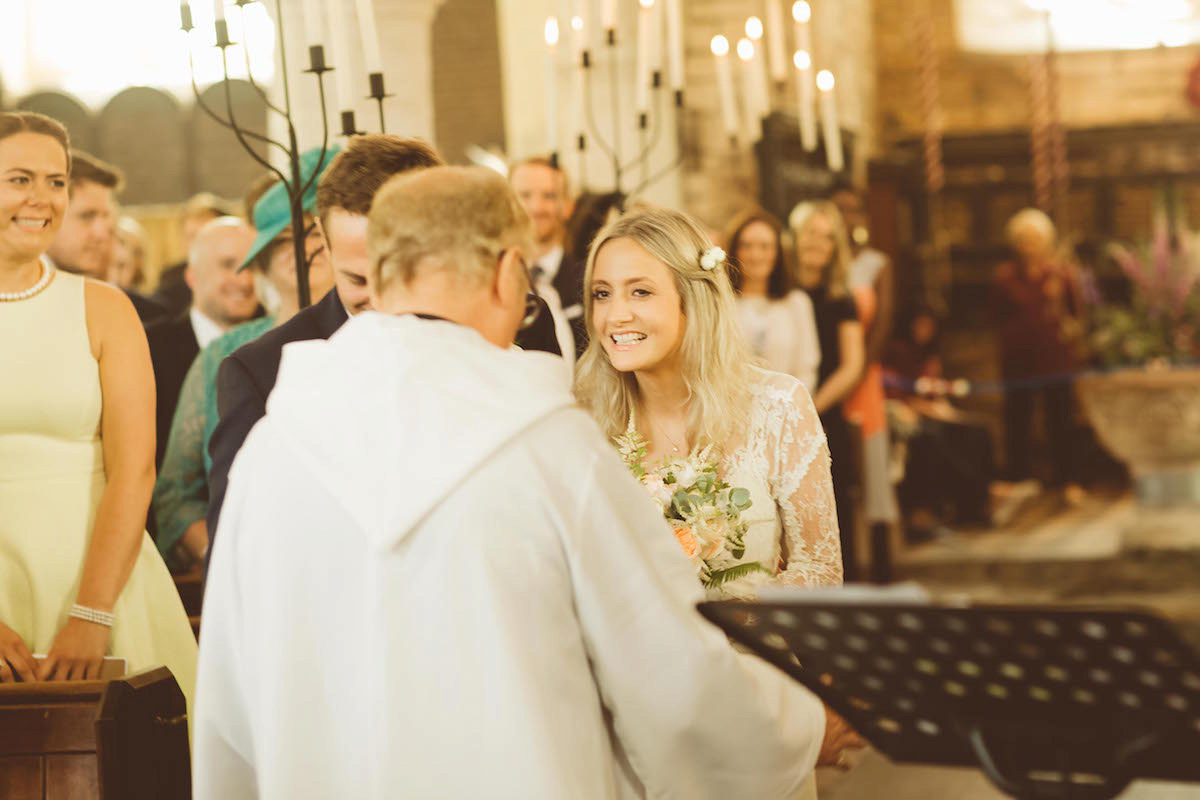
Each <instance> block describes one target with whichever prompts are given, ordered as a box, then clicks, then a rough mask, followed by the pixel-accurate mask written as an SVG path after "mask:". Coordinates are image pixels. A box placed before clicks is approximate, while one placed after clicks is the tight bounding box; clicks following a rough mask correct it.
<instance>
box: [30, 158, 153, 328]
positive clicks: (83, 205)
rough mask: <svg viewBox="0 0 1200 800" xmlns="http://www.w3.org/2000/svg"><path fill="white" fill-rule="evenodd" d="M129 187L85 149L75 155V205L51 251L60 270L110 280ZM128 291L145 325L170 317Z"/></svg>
mask: <svg viewBox="0 0 1200 800" xmlns="http://www.w3.org/2000/svg"><path fill="white" fill-rule="evenodd" d="M124 185H125V179H124V177H123V176H122V175H121V171H120V170H118V169H117V168H116V167H114V166H112V165H111V164H106V163H104V162H103V161H101V160H100V159H98V158H95V157H93V156H90V155H88V154H87V153H84V152H82V151H79V150H75V151H73V152H72V153H71V202H70V205H68V206H67V213H66V216H64V217H63V222H62V227H61V228H59V230H58V235H57V236H55V237H54V244H53V245H51V246H50V249H49V250H48V251H47V252H46V255H47V256H48V257H49V258H50V260H51V261H52V262H53V263H54V266H55V267H57V268H58V269H62V270H65V271H67V272H74V273H76V274H77V275H84V276H86V277H89V278H95V279H96V280H99V281H105V280H108V269H109V264H110V262H111V261H112V257H113V245H114V242H115V240H116V235H115V230H116V225H117V198H116V195H117V192H119V191H121V188H122V187H123V186H124ZM123 291H124V292H125V295H126V296H127V297H128V298H129V299H130V301H131V302H132V303H133V307H134V309H135V310H136V311H137V314H138V317H139V318H140V319H141V320H142V323H143V324H144V323H146V322H150V321H151V320H155V319H158V318H160V317H163V316H165V315H166V309H165V308H163V306H161V305H159V304H158V303H157V302H155V301H153V300H151V299H150V298H148V297H145V296H143V295H141V294H139V293H137V292H135V291H133V290H132V289H123Z"/></svg>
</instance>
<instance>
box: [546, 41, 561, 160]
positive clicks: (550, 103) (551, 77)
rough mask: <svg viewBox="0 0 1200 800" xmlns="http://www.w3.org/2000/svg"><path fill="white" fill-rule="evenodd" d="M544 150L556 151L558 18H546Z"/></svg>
mask: <svg viewBox="0 0 1200 800" xmlns="http://www.w3.org/2000/svg"><path fill="white" fill-rule="evenodd" d="M545 37H546V151H547V152H548V153H557V152H558V69H557V60H558V20H557V19H555V18H554V17H548V18H547V19H546V28H545Z"/></svg>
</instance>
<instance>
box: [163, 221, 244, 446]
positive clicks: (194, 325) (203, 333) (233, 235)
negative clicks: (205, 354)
mask: <svg viewBox="0 0 1200 800" xmlns="http://www.w3.org/2000/svg"><path fill="white" fill-rule="evenodd" d="M253 241H254V229H253V228H251V227H250V226H249V225H247V224H246V223H245V222H243V221H242V220H241V218H240V217H218V218H217V219H214V220H212V221H211V222H209V223H208V224H207V225H205V226H204V227H203V228H201V229H200V232H199V234H198V235H197V236H196V237H195V239H194V240H193V241H192V248H191V251H190V253H189V254H188V262H187V270H186V272H185V274H184V277H185V279H186V280H187V282H188V286H190V287H191V289H192V292H191V294H192V307H191V308H190V309H189V310H188V312H187V313H186V314H181V315H179V316H178V317H175V318H173V319H165V320H160V321H158V322H152V323H151V324H149V325H147V326H146V339H147V340H148V341H149V342H150V360H151V361H152V362H153V364H154V383H155V385H156V387H157V393H158V415H157V420H158V451H157V453H156V457H155V464H156V466H158V467H161V466H162V459H163V454H164V453H165V452H166V449H167V437H168V435H169V434H170V432H171V420H172V419H173V418H174V417H175V406H176V404H177V403H178V402H179V390H180V388H181V387H182V386H183V379H184V376H185V375H187V371H188V368H189V367H191V365H192V361H193V360H194V359H195V358H196V356H197V355H198V354H199V353H200V350H201V349H203V348H205V347H207V346H208V345H209V343H211V342H212V341H213V340H214V339H216V338H218V337H219V336H221V334H223V333H225V332H227V331H229V330H230V329H232V328H233V327H234V326H236V325H240V324H241V323H243V322H246V321H248V320H249V319H251V318H252V317H253V316H254V314H255V312H256V311H257V308H258V295H257V294H256V293H255V288H254V274H253V273H252V272H251V271H250V270H241V271H239V268H240V267H241V266H242V264H243V263H244V262H245V260H246V253H247V252H249V250H250V245H251V244H252V243H253Z"/></svg>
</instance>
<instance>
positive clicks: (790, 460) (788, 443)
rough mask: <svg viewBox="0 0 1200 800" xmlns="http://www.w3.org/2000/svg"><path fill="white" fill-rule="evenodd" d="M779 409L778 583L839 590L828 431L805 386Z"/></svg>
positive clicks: (773, 456)
mask: <svg viewBox="0 0 1200 800" xmlns="http://www.w3.org/2000/svg"><path fill="white" fill-rule="evenodd" d="M781 406H782V408H781V409H780V411H781V413H780V414H779V415H778V425H779V431H778V438H776V439H774V440H773V441H772V442H771V443H770V446H771V447H773V448H774V452H773V453H770V454H769V456H770V465H771V475H770V484H771V493H772V495H773V496H774V498H775V503H776V505H777V506H778V507H779V514H780V521H781V522H782V524H783V542H782V552H783V570H782V571H781V572H780V573H779V574H778V575H776V576H775V579H774V582H775V583H777V584H784V585H789V586H806V587H815V586H836V585H838V584H840V583H841V582H842V546H841V540H840V538H839V536H838V520H837V506H836V505H835V503H834V499H833V481H832V480H831V478H830V474H829V445H828V444H827V443H826V441H825V431H824V430H823V429H822V428H821V420H820V418H819V417H818V416H817V412H816V409H815V408H813V404H812V399H811V398H810V397H809V395H808V392H807V391H805V389H804V387H802V386H796V388H795V390H794V392H793V393H792V394H791V396H790V397H785V398H783V402H781Z"/></svg>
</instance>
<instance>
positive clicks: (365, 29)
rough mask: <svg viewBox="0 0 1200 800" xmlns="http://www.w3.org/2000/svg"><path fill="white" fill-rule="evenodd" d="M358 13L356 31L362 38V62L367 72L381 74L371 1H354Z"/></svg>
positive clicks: (381, 61) (376, 31) (380, 58)
mask: <svg viewBox="0 0 1200 800" xmlns="http://www.w3.org/2000/svg"><path fill="white" fill-rule="evenodd" d="M355 8H356V9H357V11H358V31H359V34H360V35H361V36H362V48H363V61H364V62H365V63H366V66H367V72H368V73H371V72H383V58H382V57H381V56H380V54H379V29H378V28H377V27H376V26H375V6H374V4H373V0H355Z"/></svg>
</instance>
